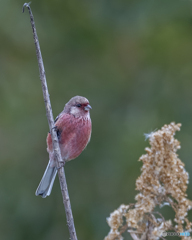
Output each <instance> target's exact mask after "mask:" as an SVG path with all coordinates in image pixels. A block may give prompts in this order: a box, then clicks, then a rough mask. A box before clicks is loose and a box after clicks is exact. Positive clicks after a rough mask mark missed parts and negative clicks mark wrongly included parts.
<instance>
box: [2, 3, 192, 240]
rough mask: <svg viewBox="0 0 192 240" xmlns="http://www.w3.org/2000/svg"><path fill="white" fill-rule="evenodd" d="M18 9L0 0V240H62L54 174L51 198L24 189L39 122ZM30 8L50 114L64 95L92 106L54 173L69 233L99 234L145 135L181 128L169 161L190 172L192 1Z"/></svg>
mask: <svg viewBox="0 0 192 240" xmlns="http://www.w3.org/2000/svg"><path fill="white" fill-rule="evenodd" d="M23 4H24V2H23V1H21V0H1V2H0V39H1V44H0V76H1V80H0V109H1V110H0V111H1V117H0V239H1V240H24V239H28V240H32V239H35V240H40V239H41V240H52V239H57V240H62V239H69V234H68V229H67V226H66V219H65V212H64V207H63V204H62V198H61V193H60V187H59V182H58V179H56V182H55V184H54V188H53V191H52V194H51V196H50V197H48V198H46V199H42V198H41V197H36V196H35V190H36V188H37V186H38V184H39V181H40V179H41V177H42V175H43V172H44V170H45V167H46V165H47V162H48V154H47V152H46V142H45V139H46V135H47V132H48V131H49V129H48V124H47V119H46V113H45V107H44V101H43V97H42V91H41V84H40V80H39V72H38V65H37V60H36V55H35V46H34V42H33V37H32V30H31V26H30V22H29V15H28V11H26V12H25V13H24V14H22V12H21V10H22V5H23ZM31 7H32V11H33V14H34V17H35V22H36V27H37V32H38V36H39V40H40V45H41V50H42V54H43V58H44V64H45V69H46V75H47V81H48V87H49V92H50V97H51V102H52V108H53V113H54V117H56V116H57V115H58V114H59V113H60V112H61V111H62V109H63V107H64V104H65V103H66V102H67V101H68V100H69V99H70V98H71V97H73V96H75V95H82V96H85V97H87V98H88V99H89V101H90V104H91V106H92V111H91V118H92V123H93V132H92V138H91V142H90V143H89V145H88V147H87V148H86V150H85V151H84V152H83V153H82V154H81V155H80V156H79V157H78V159H76V160H75V161H71V162H70V163H67V165H66V167H65V171H66V177H67V182H68V188H69V194H70V199H71V205H72V209H73V215H74V219H75V225H76V230H77V235H78V238H79V239H92V240H98V239H103V238H104V237H105V236H106V235H107V233H108V231H109V227H108V225H107V223H106V217H108V216H109V214H110V213H111V212H112V211H113V210H114V209H116V208H118V207H119V205H120V204H122V203H124V204H128V203H133V202H134V201H135V200H134V196H135V194H136V191H135V181H136V179H137V177H138V176H139V175H140V167H141V165H142V164H141V162H138V161H137V160H138V159H139V157H140V156H141V155H142V154H143V153H145V151H144V148H145V147H146V146H148V142H147V141H145V139H144V135H143V134H144V133H149V132H150V131H153V130H155V129H156V128H160V127H162V126H163V125H164V124H166V123H167V124H168V123H170V122H171V121H175V122H177V123H178V122H180V123H182V129H181V132H179V133H177V135H176V138H178V139H179V141H181V150H180V151H179V156H180V158H181V160H182V161H183V162H184V163H185V164H186V169H187V171H188V172H189V174H190V176H192V159H191V158H192V2H191V1H189V0H169V1H167V0H161V1H160V0H156V1H154V0H145V1H143V0H137V1H133V0H82V1H78V0H66V1H62V0H55V1H51V0H46V1H45V0H39V1H37V0H34V1H33V2H32V4H31ZM191 187H192V185H191V182H190V184H189V188H188V195H189V198H191V199H192V190H191ZM162 211H163V213H164V215H165V217H166V219H168V218H170V217H173V212H172V211H170V210H169V208H168V207H167V209H162ZM189 217H190V219H191V220H192V214H191V215H190V216H189ZM125 239H130V238H129V237H128V236H126V238H125Z"/></svg>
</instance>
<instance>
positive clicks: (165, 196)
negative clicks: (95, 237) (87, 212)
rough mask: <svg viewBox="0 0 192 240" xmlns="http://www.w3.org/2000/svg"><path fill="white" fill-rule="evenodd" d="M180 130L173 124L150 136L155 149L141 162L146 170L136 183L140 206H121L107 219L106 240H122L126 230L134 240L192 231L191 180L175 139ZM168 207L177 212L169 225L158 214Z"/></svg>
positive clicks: (168, 222) (149, 151)
mask: <svg viewBox="0 0 192 240" xmlns="http://www.w3.org/2000/svg"><path fill="white" fill-rule="evenodd" d="M180 127H181V124H175V123H171V124H169V125H164V126H163V127H162V128H161V130H158V131H156V132H152V133H150V134H148V135H147V138H149V143H150V145H151V148H146V149H145V150H146V152H147V154H145V155H142V156H141V157H140V159H139V160H140V161H142V162H143V166H142V168H141V171H142V173H141V175H140V177H139V178H138V179H137V181H136V190H138V191H139V193H138V194H137V195H136V197H135V200H136V203H135V204H132V205H129V206H126V205H121V206H120V207H119V208H118V209H117V210H115V211H114V212H113V213H111V215H110V217H109V218H108V219H107V222H108V224H109V226H110V228H111V230H110V232H109V234H108V236H106V237H105V240H115V239H118V240H122V239H123V237H122V233H123V232H125V231H126V230H127V231H128V232H129V233H130V234H131V236H132V238H133V239H134V240H139V239H141V240H145V239H148V240H156V239H159V238H163V237H162V233H163V232H166V231H168V230H172V231H175V232H184V231H189V232H190V231H191V225H192V223H191V222H190V221H189V220H188V219H187V213H188V211H189V210H190V209H191V208H192V202H191V201H190V200H188V199H187V198H186V197H187V194H186V190H187V184H188V183H189V181H188V179H189V176H188V173H187V172H186V170H185V168H184V163H183V162H182V161H181V160H180V159H179V158H178V155H177V154H176V152H177V150H178V149H180V143H179V141H178V140H177V139H174V135H175V132H176V131H179V130H180ZM164 205H169V206H170V207H172V208H173V210H174V211H175V218H174V221H173V222H174V223H172V221H171V220H167V221H165V219H164V217H163V216H162V215H161V213H159V212H154V208H155V207H156V206H160V207H162V206H164ZM181 238H182V239H183V240H185V239H187V240H191V239H192V238H191V237H181Z"/></svg>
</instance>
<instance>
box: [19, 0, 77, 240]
mask: <svg viewBox="0 0 192 240" xmlns="http://www.w3.org/2000/svg"><path fill="white" fill-rule="evenodd" d="M29 4H30V3H25V4H24V5H23V12H24V8H25V7H27V8H28V11H29V15H30V22H31V26H32V30H33V38H34V42H35V47H36V55H37V60H38V65H39V72H40V79H41V85H42V91H43V98H44V102H45V108H46V115H47V120H48V124H49V129H50V133H51V137H52V142H53V149H54V154H55V159H56V162H57V168H58V176H59V181H60V187H61V192H62V197H63V203H64V206H65V212H66V218H67V225H68V228H69V234H70V239H71V240H77V235H76V230H75V225H74V220H73V214H72V209H71V203H70V199H69V193H68V188H67V182H66V177H65V171H64V167H63V160H62V157H61V152H60V148H59V143H58V138H57V134H56V131H55V128H54V118H53V113H52V108H51V102H50V98H49V92H48V87H47V81H46V75H45V69H44V64H43V58H42V55H41V50H40V45H39V40H38V36H37V32H36V28H35V22H34V17H33V14H32V11H31V8H30V6H29Z"/></svg>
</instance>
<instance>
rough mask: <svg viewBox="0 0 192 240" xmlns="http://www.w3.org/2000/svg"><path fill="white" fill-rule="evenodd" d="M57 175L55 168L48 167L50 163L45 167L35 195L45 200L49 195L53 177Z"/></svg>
mask: <svg viewBox="0 0 192 240" xmlns="http://www.w3.org/2000/svg"><path fill="white" fill-rule="evenodd" d="M56 175H57V168H56V167H51V166H50V161H49V163H48V165H47V168H46V170H45V172H44V174H43V177H42V179H41V182H40V183H39V186H38V188H37V190H36V192H35V195H36V196H38V195H40V196H42V198H46V197H47V196H49V195H50V194H51V190H52V187H53V183H54V181H55V177H56Z"/></svg>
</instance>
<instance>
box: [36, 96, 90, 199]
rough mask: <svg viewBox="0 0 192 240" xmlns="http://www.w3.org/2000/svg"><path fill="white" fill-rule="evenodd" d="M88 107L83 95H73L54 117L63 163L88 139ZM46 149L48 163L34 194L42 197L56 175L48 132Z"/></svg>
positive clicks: (50, 186) (77, 152) (71, 157)
mask: <svg viewBox="0 0 192 240" xmlns="http://www.w3.org/2000/svg"><path fill="white" fill-rule="evenodd" d="M90 109H91V106H90V105H89V101H88V100H87V99H86V98H85V97H81V96H75V97H73V98H71V99H70V100H69V102H68V103H66V104H65V107H64V109H63V111H62V112H61V113H60V114H59V115H58V116H57V117H56V119H55V129H56V132H57V137H58V141H59V146H60V150H61V156H62V159H63V161H64V163H65V162H68V161H70V160H72V159H75V158H76V157H78V156H79V155H80V154H81V152H82V151H83V150H84V149H85V147H86V146H87V144H88V142H89V141H90V138H91V129H92V124H91V118H90V113H89V110H90ZM47 151H48V153H49V163H48V165H47V168H46V170H45V173H44V175H43V177H42V179H41V182H40V184H39V186H38V188H37V190H36V192H35V195H36V196H38V195H40V196H42V197H43V198H45V197H47V196H49V195H50V194H51V190H52V187H53V183H54V180H55V177H56V175H57V167H56V162H55V160H54V151H53V145H52V138H51V134H50V133H48V136H47Z"/></svg>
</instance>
